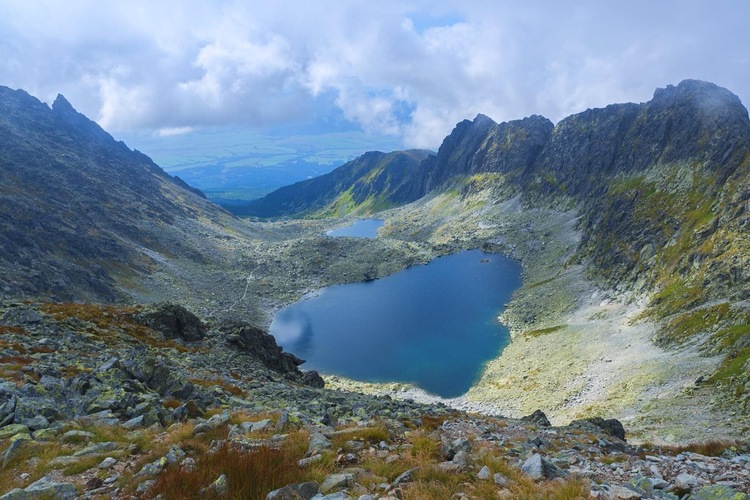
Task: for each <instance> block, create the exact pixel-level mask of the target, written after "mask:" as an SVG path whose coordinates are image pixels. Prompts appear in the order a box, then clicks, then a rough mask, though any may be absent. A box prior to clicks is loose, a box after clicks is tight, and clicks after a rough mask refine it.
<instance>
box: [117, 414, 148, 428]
mask: <svg viewBox="0 0 750 500" xmlns="http://www.w3.org/2000/svg"><path fill="white" fill-rule="evenodd" d="M142 425H143V415H139V416H137V417H135V418H131V419H130V420H128V421H127V422H124V423H123V424H122V426H123V427H124V428H125V429H128V430H131V429H135V428H136V427H140V426H142Z"/></svg>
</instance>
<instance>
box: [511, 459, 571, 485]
mask: <svg viewBox="0 0 750 500" xmlns="http://www.w3.org/2000/svg"><path fill="white" fill-rule="evenodd" d="M521 470H522V471H523V472H524V474H526V475H527V476H529V477H530V478H531V479H554V478H556V477H566V476H567V475H568V474H567V472H565V471H563V470H562V469H560V468H559V467H558V466H556V465H555V464H553V463H552V462H550V461H549V460H547V459H546V458H543V457H542V456H541V455H540V454H539V453H534V454H533V455H532V456H531V457H530V458H529V459H528V460H526V461H525V462H524V463H523V465H522V466H521Z"/></svg>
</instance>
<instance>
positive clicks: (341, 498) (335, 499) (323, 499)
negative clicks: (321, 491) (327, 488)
mask: <svg viewBox="0 0 750 500" xmlns="http://www.w3.org/2000/svg"><path fill="white" fill-rule="evenodd" d="M313 498H314V499H315V500H351V498H352V497H350V496H349V495H348V494H346V493H345V492H343V491H337V492H336V493H331V494H329V495H324V496H321V495H318V496H316V497H313Z"/></svg>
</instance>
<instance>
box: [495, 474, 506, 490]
mask: <svg viewBox="0 0 750 500" xmlns="http://www.w3.org/2000/svg"><path fill="white" fill-rule="evenodd" d="M492 480H493V481H494V482H495V484H496V485H498V486H502V487H503V488H504V487H506V486H508V478H507V477H506V476H504V475H503V474H500V473H499V472H496V473H495V474H493V476H492Z"/></svg>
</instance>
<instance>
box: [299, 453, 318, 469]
mask: <svg viewBox="0 0 750 500" xmlns="http://www.w3.org/2000/svg"><path fill="white" fill-rule="evenodd" d="M322 459H323V455H320V454H318V455H313V456H311V457H307V458H302V459H300V460H297V467H300V468H303V467H307V466H308V465H310V464H312V463H315V462H320V461H321V460H322Z"/></svg>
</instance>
